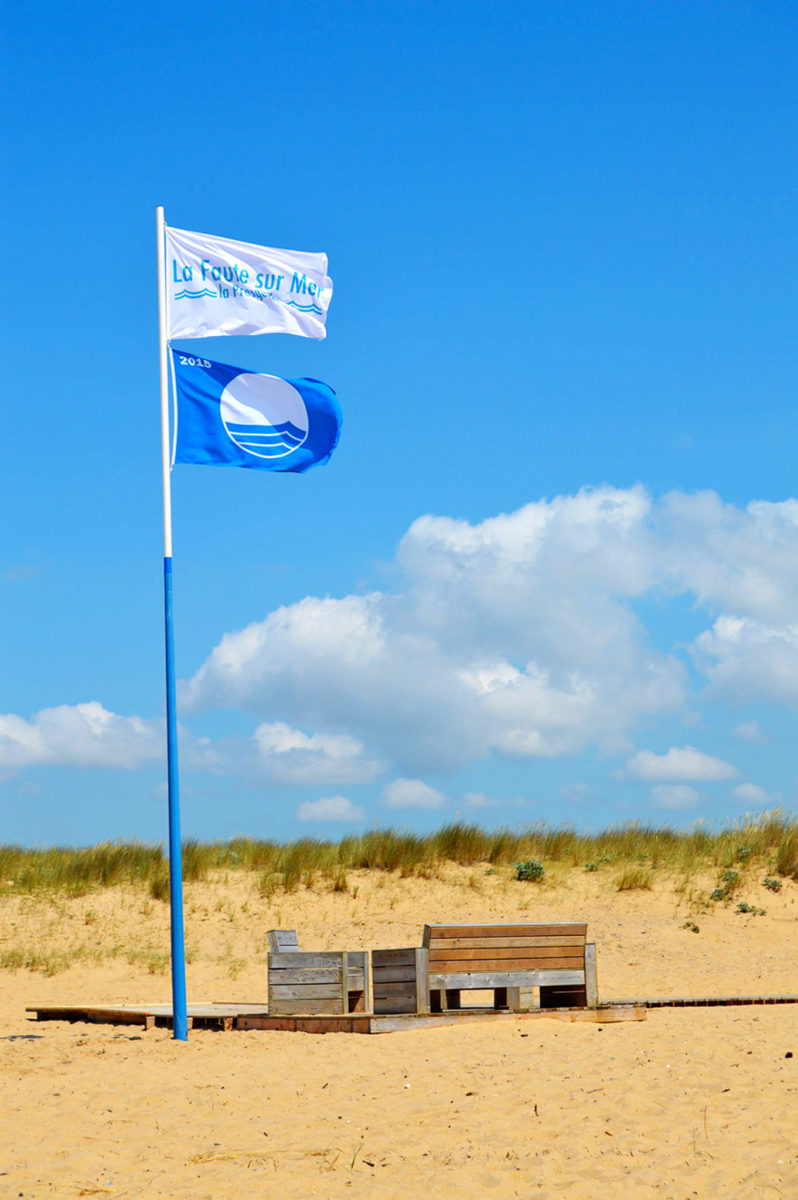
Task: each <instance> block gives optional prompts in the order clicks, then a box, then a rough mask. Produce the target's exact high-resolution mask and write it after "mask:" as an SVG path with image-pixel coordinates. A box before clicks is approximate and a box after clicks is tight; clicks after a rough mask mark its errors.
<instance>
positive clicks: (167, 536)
mask: <svg viewBox="0 0 798 1200" xmlns="http://www.w3.org/2000/svg"><path fill="white" fill-rule="evenodd" d="M156 217H157V227H158V350H159V358H160V369H161V475H162V479H163V554H164V558H163V595H164V632H165V649H166V762H167V780H168V789H169V905H170V909H171V945H172V1017H173V1021H172V1028H173V1030H174V1037H175V1039H176V1040H177V1041H181V1042H185V1041H188V1014H187V1011H186V955H185V945H184V940H183V866H182V856H181V846H180V788H179V782H178V770H177V705H176V702H175V645H174V630H173V625H172V487H171V468H170V455H169V378H168V371H167V358H168V338H167V328H166V259H165V246H164V241H165V229H166V223H165V221H164V213H163V208H162V207H161V206H160V205H159V206H158V208H157V209H156Z"/></svg>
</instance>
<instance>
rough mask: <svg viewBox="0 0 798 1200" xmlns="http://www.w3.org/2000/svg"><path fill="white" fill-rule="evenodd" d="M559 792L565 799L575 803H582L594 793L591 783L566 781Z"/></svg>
mask: <svg viewBox="0 0 798 1200" xmlns="http://www.w3.org/2000/svg"><path fill="white" fill-rule="evenodd" d="M559 792H560V795H561V796H562V798H563V800H569V801H571V803H573V804H582V803H583V802H584V801H585V800H589V799H590V797H591V796H592V795H593V789H592V787H591V786H590V784H589V783H564V784H563V786H562V787H561V788H560V789H559Z"/></svg>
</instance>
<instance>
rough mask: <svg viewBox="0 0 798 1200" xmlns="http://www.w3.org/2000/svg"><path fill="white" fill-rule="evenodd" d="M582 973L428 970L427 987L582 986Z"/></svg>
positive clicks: (583, 980)
mask: <svg viewBox="0 0 798 1200" xmlns="http://www.w3.org/2000/svg"><path fill="white" fill-rule="evenodd" d="M584 982H585V973H584V971H571V970H561V971H560V970H557V971H552V970H541V971H463V972H453V971H446V972H438V971H434V970H430V973H429V986H430V989H433V988H478V989H490V988H497V987H541V986H545V985H546V984H558V983H559V984H562V985H563V986H566V987H568V986H572V985H576V984H584Z"/></svg>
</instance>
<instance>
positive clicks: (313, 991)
mask: <svg viewBox="0 0 798 1200" xmlns="http://www.w3.org/2000/svg"><path fill="white" fill-rule="evenodd" d="M336 997H337V998H338V1000H340V999H341V985H340V983H313V984H310V985H302V984H301V983H276V984H274V985H273V986H272V987H270V988H269V1007H271V1002H272V1000H300V999H303V998H305V999H308V1000H334V999H335V998H336ZM341 1011H343V1009H342V1010H341Z"/></svg>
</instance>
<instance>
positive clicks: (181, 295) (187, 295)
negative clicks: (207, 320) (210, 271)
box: [175, 288, 216, 300]
mask: <svg viewBox="0 0 798 1200" xmlns="http://www.w3.org/2000/svg"><path fill="white" fill-rule="evenodd" d="M201 296H212V297H213V298H214V299H216V292H212V291H211V289H210V288H203V289H202V291H200V292H190V291H189V290H188V288H183V290H182V292H175V300H199V299H200V297H201Z"/></svg>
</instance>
